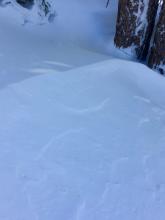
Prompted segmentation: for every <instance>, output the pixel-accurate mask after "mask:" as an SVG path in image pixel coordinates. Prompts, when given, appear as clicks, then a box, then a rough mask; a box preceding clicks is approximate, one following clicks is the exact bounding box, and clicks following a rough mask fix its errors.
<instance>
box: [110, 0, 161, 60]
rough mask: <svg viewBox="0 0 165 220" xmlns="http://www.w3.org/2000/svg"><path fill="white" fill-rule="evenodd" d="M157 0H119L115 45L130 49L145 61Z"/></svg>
mask: <svg viewBox="0 0 165 220" xmlns="http://www.w3.org/2000/svg"><path fill="white" fill-rule="evenodd" d="M158 2H159V0H119V7H118V18H117V25H116V35H115V40H114V41H115V44H116V46H117V47H119V48H131V50H132V52H133V53H134V54H135V55H136V57H137V58H138V59H140V60H145V59H146V56H147V54H148V49H149V45H150V40H151V37H152V32H153V27H154V23H155V18H156V13H157V9H158Z"/></svg>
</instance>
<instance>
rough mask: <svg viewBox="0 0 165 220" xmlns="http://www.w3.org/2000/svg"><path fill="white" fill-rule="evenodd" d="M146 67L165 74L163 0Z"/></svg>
mask: <svg viewBox="0 0 165 220" xmlns="http://www.w3.org/2000/svg"><path fill="white" fill-rule="evenodd" d="M148 66H149V67H151V68H153V69H157V70H159V71H160V73H162V74H165V0H164V2H163V5H162V8H161V11H160V15H159V20H158V23H157V25H156V30H155V35H154V42H153V45H152V47H151V51H150V56H149V59H148Z"/></svg>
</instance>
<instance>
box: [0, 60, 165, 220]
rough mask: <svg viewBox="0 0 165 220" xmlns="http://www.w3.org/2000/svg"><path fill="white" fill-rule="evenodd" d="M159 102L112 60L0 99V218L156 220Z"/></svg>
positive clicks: (161, 197)
mask: <svg viewBox="0 0 165 220" xmlns="http://www.w3.org/2000/svg"><path fill="white" fill-rule="evenodd" d="M41 71H42V70H41ZM164 94H165V81H164V79H163V78H162V77H161V76H159V75H157V74H155V73H154V72H153V71H151V70H149V69H148V68H146V67H145V66H143V65H141V64H136V63H132V62H126V61H120V60H115V59H114V60H110V61H104V62H100V63H96V64H93V65H89V66H85V67H82V68H77V69H74V70H69V71H65V72H60V73H59V72H55V73H54V74H49V75H48V74H45V75H40V76H37V77H33V78H31V79H28V80H25V81H22V82H21V83H16V84H12V85H9V86H8V87H6V88H4V89H2V90H0V106H1V108H0V143H1V148H0V157H1V159H0V180H1V181H0V195H1V196H0V219H13V220H18V219H24V220H29V219H32V220H33V219H34V220H35V219H39V220H45V219H49V220H54V219H57V220H66V219H71V220H74V219H75V220H84V219H87V220H107V219H113V220H119V219H123V220H128V219H130V220H132V219H134V220H136V219H137V220H139V219H145V220H156V219H159V220H164V216H165V210H164V204H165V194H164V192H165V175H164V167H165V160H164V158H165V150H164V143H165V120H164V119H165V100H164ZM6 97H7V99H6Z"/></svg>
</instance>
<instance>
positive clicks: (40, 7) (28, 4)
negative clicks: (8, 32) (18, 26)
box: [0, 0, 56, 23]
mask: <svg viewBox="0 0 165 220" xmlns="http://www.w3.org/2000/svg"><path fill="white" fill-rule="evenodd" d="M0 5H1V6H7V5H11V6H13V7H14V8H15V9H16V10H17V11H19V13H20V14H22V16H23V20H24V23H27V22H28V21H32V20H35V21H37V23H43V22H45V21H49V22H52V21H53V19H54V17H55V15H56V13H55V9H54V4H53V0H0Z"/></svg>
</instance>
